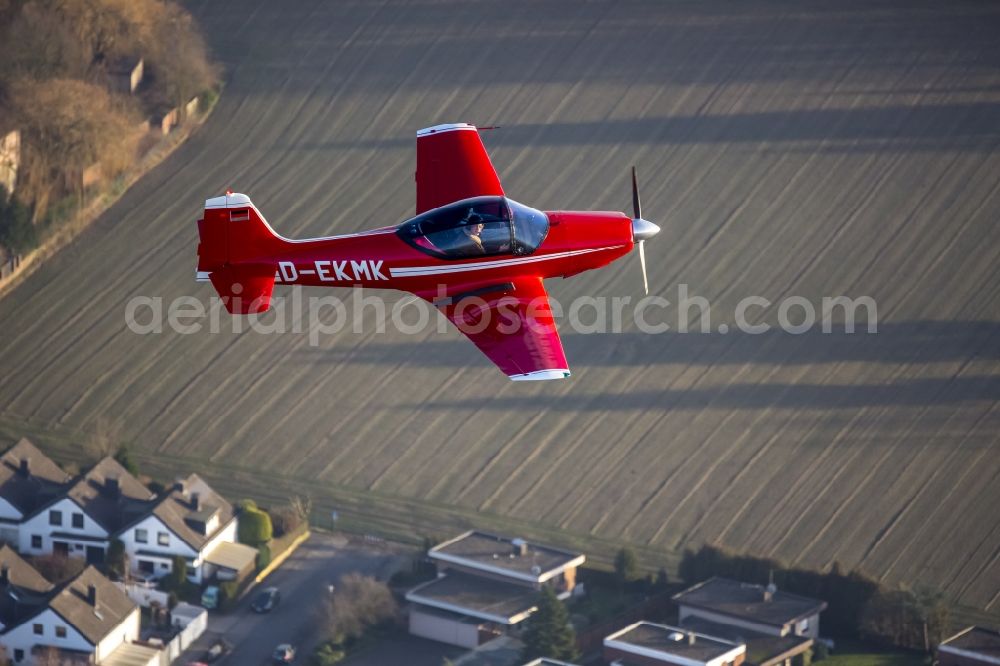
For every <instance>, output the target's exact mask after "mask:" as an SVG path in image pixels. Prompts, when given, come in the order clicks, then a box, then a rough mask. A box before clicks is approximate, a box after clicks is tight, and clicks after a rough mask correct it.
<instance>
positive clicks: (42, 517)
mask: <svg viewBox="0 0 1000 666" xmlns="http://www.w3.org/2000/svg"><path fill="white" fill-rule="evenodd" d="M49 511H60V512H62V525H58V526H57V525H50V524H49ZM74 513H80V514H83V527H82V528H74V527H73V514H74ZM18 532H19V533H18V550H19V551H20V552H21V554H25V553H27V554H30V555H45V554H49V553H51V552H52V541H53V539H52V533H53V532H62V533H65V534H71V535H76V536H80V537H84V538H87V539H95V538H96V539H103V540H105V543H103V544H101V543H95V542H92V541H80V542H78V543H81V544H84V545H91V546H98V545H99V546H102V547H105V548H106V547H107V538H108V533H107V531H106V530H105V529H104V528H103V527H101V526H100V525H98V524H97V522H96V521H94V519H93V518H91V517H90V516H89V515H87V513H86V512H85V511H84V510H83V509H82V508H81V507H80V505H79V504H77V503H76V502H74V501H73V500H71V499H69V498H63V499H61V500H59V501H58V502H56V503H55V504H53V505H52V506H50V507H48V508H47V509H44V510H43V511H41V512H39V513H38V514H36V515H34V516H32V517H31V518H29V519H28V520H26V521H25V522H23V523H22V524H21V528H20V530H19V531H18ZM35 535H38V536H41V537H42V545H41V547H40V548H33V547H32V546H31V537H32V536H35ZM58 540H59V541H69V542H72V541H73V540H72V537H60V538H59V539H58ZM70 554H71V555H73V556H75V557H83V556H85V555H86V550H82V551H78V552H71V553H70Z"/></svg>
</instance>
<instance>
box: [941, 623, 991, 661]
mask: <svg viewBox="0 0 1000 666" xmlns="http://www.w3.org/2000/svg"><path fill="white" fill-rule="evenodd" d="M938 664H940V666H998V665H1000V631H994V630H993V629H986V628H985V627H967V628H965V629H963V630H962V631H960V632H958V633H957V634H955V635H954V636H952V637H951V638H949V639H947V640H944V641H942V642H941V644H940V645H938Z"/></svg>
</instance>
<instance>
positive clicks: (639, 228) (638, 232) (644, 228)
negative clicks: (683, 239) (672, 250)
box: [632, 217, 660, 243]
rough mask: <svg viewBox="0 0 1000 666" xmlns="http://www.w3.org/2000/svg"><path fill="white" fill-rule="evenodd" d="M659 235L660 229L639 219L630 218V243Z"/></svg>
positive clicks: (647, 221)
mask: <svg viewBox="0 0 1000 666" xmlns="http://www.w3.org/2000/svg"><path fill="white" fill-rule="evenodd" d="M658 233H660V227H658V226H657V225H655V224H653V223H652V222H650V221H649V220H644V219H642V218H641V217H635V218H632V242H634V243H638V242H639V241H644V240H649V239H650V238H652V237H653V236H655V235H656V234H658Z"/></svg>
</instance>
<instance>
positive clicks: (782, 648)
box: [680, 616, 815, 666]
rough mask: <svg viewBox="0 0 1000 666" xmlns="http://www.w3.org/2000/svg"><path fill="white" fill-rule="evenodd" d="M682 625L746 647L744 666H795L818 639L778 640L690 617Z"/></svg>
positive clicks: (796, 638) (769, 635)
mask: <svg viewBox="0 0 1000 666" xmlns="http://www.w3.org/2000/svg"><path fill="white" fill-rule="evenodd" d="M680 625H681V626H682V627H684V628H685V629H687V630H689V631H695V632H698V633H699V634H705V635H706V636H715V637H717V638H723V639H725V640H730V641H736V642H738V643H743V644H745V645H746V646H747V656H746V661H745V664H744V666H792V663H793V662H792V660H793V659H794V658H795V657H798V656H799V655H801V654H803V653H805V652H808V651H809V650H810V649H811V648H812V647H813V644H814V643H815V639H812V638H809V637H808V636H796V635H795V634H786V635H784V636H775V635H774V634H764V633H760V632H759V631H752V630H750V629H744V628H743V627H736V626H733V625H726V624H719V623H718V622H710V621H709V620H703V619H701V618H698V617H693V616H692V617H688V618H687V619H686V620H684V621H683V622H681V623H680Z"/></svg>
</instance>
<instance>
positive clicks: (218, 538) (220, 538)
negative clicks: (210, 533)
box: [201, 518, 237, 557]
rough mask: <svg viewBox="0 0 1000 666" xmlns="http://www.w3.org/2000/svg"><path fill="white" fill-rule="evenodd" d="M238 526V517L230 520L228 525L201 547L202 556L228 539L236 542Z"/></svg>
mask: <svg viewBox="0 0 1000 666" xmlns="http://www.w3.org/2000/svg"><path fill="white" fill-rule="evenodd" d="M236 527H237V519H236V518H233V519H232V520H230V521H229V524H228V525H226V526H225V527H223V528H222V529H221V530H219V533H218V534H216V535H215V536H214V537H212V539H211V540H210V541H209V542H208V543H206V544H205V547H204V548H202V549H201V555H202V557H204V556H205V555H208V554H209V553H211V552H212V551H213V550H215V547H216V546H218V545H219V544H220V543H223V542H227V541H228V542H230V543H236Z"/></svg>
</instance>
